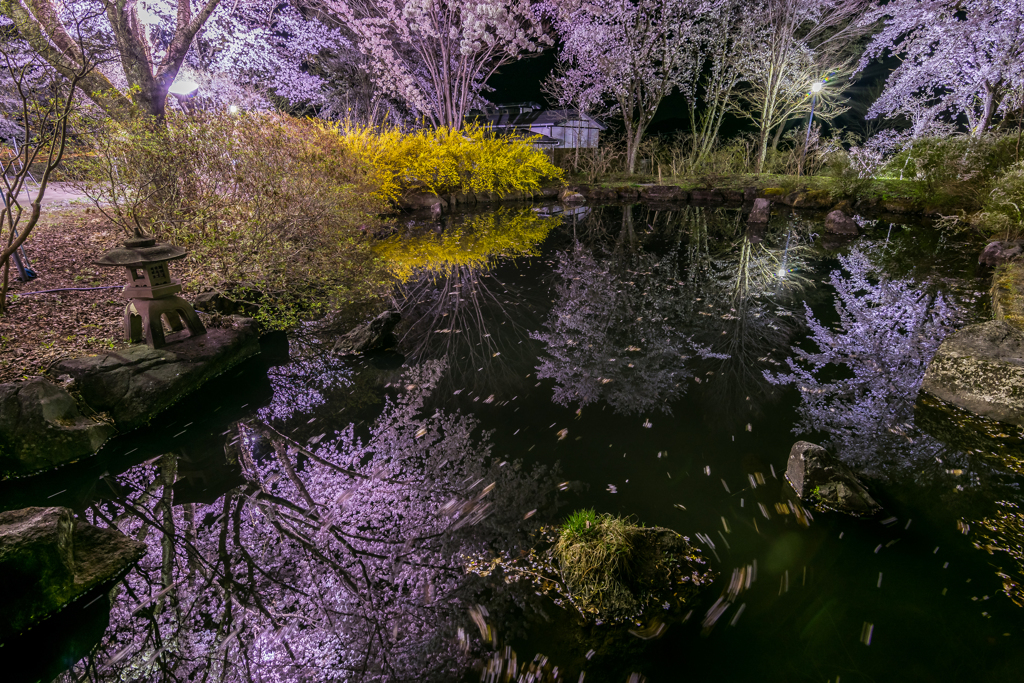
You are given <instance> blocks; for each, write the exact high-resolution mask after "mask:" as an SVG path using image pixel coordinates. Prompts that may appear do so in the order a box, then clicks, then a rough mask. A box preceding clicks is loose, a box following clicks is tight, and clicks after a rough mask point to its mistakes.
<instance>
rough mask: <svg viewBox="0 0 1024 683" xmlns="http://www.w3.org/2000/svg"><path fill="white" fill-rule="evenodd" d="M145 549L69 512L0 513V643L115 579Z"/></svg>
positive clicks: (37, 509) (57, 509)
mask: <svg viewBox="0 0 1024 683" xmlns="http://www.w3.org/2000/svg"><path fill="white" fill-rule="evenodd" d="M145 547H146V546H145V544H143V543H139V542H136V541H133V540H131V539H129V538H128V537H126V536H124V535H123V534H121V533H120V532H118V531H117V530H115V529H101V528H99V527H94V526H92V525H90V524H87V523H85V522H82V521H80V520H78V521H76V520H74V519H73V518H72V514H71V510H69V509H68V508H62V507H52V508H43V507H30V508H23V509H21V510H10V511H7V512H0V582H2V585H3V586H4V590H3V591H2V592H0V641H2V640H3V639H4V638H5V637H6V636H10V635H13V634H17V633H20V632H21V631H23V630H25V629H26V628H28V627H30V626H32V625H33V624H35V623H36V622H38V621H40V620H42V619H44V618H46V617H47V616H48V615H50V614H52V613H54V612H57V611H59V610H60V609H62V608H63V607H65V606H66V605H68V604H69V603H71V602H73V601H74V600H76V599H78V598H80V597H82V596H83V595H85V594H86V593H89V592H90V591H92V590H93V589H95V588H98V587H100V586H103V585H104V584H109V583H111V582H113V581H116V580H118V579H119V578H120V577H121V576H123V575H124V573H125V572H127V571H128V569H129V568H130V567H131V565H132V563H134V562H135V561H136V560H138V559H139V558H140V557H142V555H143V553H144V552H145Z"/></svg>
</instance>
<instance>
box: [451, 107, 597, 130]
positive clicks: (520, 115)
mask: <svg viewBox="0 0 1024 683" xmlns="http://www.w3.org/2000/svg"><path fill="white" fill-rule="evenodd" d="M529 104H532V103H529ZM533 107H535V108H533ZM533 107H529V106H523V105H509V106H505V107H497V108H495V109H491V110H487V111H479V110H477V111H474V112H471V113H470V115H469V116H467V117H466V118H467V120H473V121H476V122H477V123H480V124H482V125H487V126H493V127H494V128H509V127H512V128H532V127H534V126H564V125H565V124H568V123H572V122H575V121H583V122H585V123H586V124H587V125H586V126H585V127H586V128H597V129H598V130H605V129H606V128H608V126H606V125H604V124H603V123H601V122H600V121H598V120H596V119H594V118H593V117H591V116H588V115H586V114H582V113H580V112H579V111H578V110H576V109H573V108H566V109H541V108H540V105H533Z"/></svg>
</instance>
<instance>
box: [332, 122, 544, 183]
mask: <svg viewBox="0 0 1024 683" xmlns="http://www.w3.org/2000/svg"><path fill="white" fill-rule="evenodd" d="M337 133H338V135H339V136H340V138H341V141H342V146H343V147H344V148H345V149H346V150H347V151H348V153H349V154H351V155H353V156H355V157H357V158H360V159H362V160H363V161H364V162H365V163H366V166H367V167H368V168H369V169H371V170H370V173H371V174H372V175H373V180H374V183H375V184H376V186H377V187H378V188H379V190H378V196H379V197H380V198H381V199H386V200H395V199H397V198H398V197H399V196H401V194H402V193H403V192H405V191H407V190H416V189H425V190H427V191H429V192H432V193H433V194H436V195H443V194H450V193H453V192H494V193H497V194H499V195H506V194H508V193H509V192H515V191H532V190H535V189H537V188H538V187H540V185H541V183H542V182H543V181H545V180H561V178H562V171H561V169H559V168H558V167H556V166H555V165H553V164H552V163H551V162H549V161H548V159H547V156H545V154H544V152H542V151H540V150H539V149H536V148H534V147H533V145H532V144H531V143H532V140H533V138H510V137H504V136H498V135H495V134H494V133H493V131H491V130H490V129H488V128H485V127H482V126H479V125H475V124H470V125H468V126H467V127H465V128H463V129H462V130H457V129H454V128H448V127H443V126H442V127H440V128H433V129H421V130H417V131H414V132H411V133H401V132H400V131H398V130H396V129H388V128H374V127H371V126H360V125H356V124H341V125H339V126H338V128H337Z"/></svg>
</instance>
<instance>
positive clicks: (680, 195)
mask: <svg viewBox="0 0 1024 683" xmlns="http://www.w3.org/2000/svg"><path fill="white" fill-rule="evenodd" d="M688 196H689V195H688V194H687V193H686V192H685V191H684V190H683V188H681V187H679V186H677V185H651V186H650V187H645V188H642V189H641V190H640V198H641V199H643V200H645V201H654V202H685V201H686V200H687V197H688Z"/></svg>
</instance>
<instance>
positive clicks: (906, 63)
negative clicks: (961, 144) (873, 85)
mask: <svg viewBox="0 0 1024 683" xmlns="http://www.w3.org/2000/svg"><path fill="white" fill-rule="evenodd" d="M876 22H881V23H882V30H881V31H880V32H878V33H877V34H876V35H875V36H874V37H873V38H872V40H871V43H870V44H869V45H868V47H867V49H866V51H865V52H864V55H863V57H862V58H861V61H860V67H861V68H864V67H865V66H867V64H868V63H869V62H870V61H871V60H873V59H879V58H883V57H886V56H890V55H891V56H895V57H898V58H899V65H898V66H897V67H896V69H895V70H894V71H893V72H892V74H891V75H890V76H889V78H888V80H887V81H886V85H885V89H884V91H883V92H882V94H881V96H880V97H879V98H878V99H877V100H876V101H875V103H874V104H873V105H872V106H871V108H870V109H869V110H868V117H877V116H882V117H887V118H896V117H899V116H905V117H906V118H907V119H909V120H910V121H911V123H912V124H913V136H914V137H919V136H921V135H925V134H929V133H930V132H931V131H930V130H929V128H930V127H931V126H932V125H934V123H935V122H936V121H937V119H940V118H945V119H946V120H947V121H953V122H955V121H956V120H957V119H958V118H959V117H963V119H966V122H967V126H968V128H969V129H970V131H971V134H972V135H974V136H978V135H981V134H983V133H984V132H985V131H987V130H989V128H990V127H991V126H992V124H993V121H994V120H995V119H996V118H998V117H999V116H1005V115H1006V114H1007V113H1008V112H1009V110H1012V109H1013V108H1014V106H1015V105H1013V104H1011V102H1015V100H1014V99H1013V98H1012V94H1013V93H1015V92H1017V93H1019V92H1021V90H1022V88H1024V3H1021V2H1020V1H1019V0H966V1H964V0H893V1H890V2H879V3H878V4H877V6H875V7H874V8H872V9H871V11H870V12H868V13H867V14H866V15H865V16H864V18H863V20H862V24H864V25H868V24H873V23H876Z"/></svg>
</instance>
